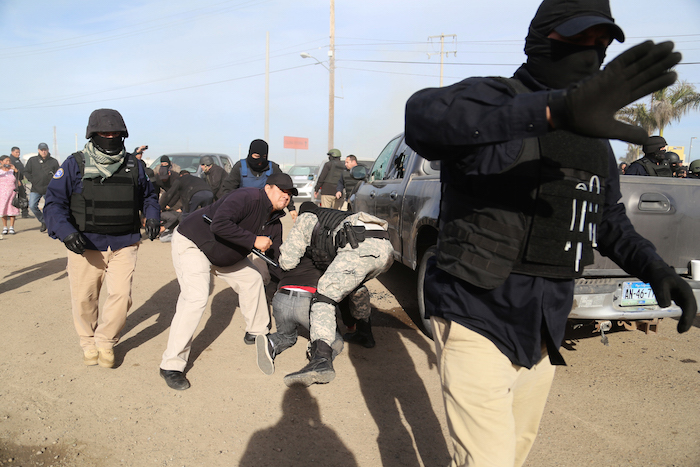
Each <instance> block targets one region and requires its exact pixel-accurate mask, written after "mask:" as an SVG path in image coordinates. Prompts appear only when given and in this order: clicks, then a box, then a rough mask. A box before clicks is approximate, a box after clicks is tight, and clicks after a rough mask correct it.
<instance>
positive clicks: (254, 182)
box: [239, 159, 272, 188]
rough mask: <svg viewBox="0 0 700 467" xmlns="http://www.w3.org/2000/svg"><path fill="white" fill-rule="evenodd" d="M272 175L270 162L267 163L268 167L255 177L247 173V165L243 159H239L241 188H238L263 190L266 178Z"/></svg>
mask: <svg viewBox="0 0 700 467" xmlns="http://www.w3.org/2000/svg"><path fill="white" fill-rule="evenodd" d="M270 175H272V162H270V163H269V167H268V168H267V170H266V171H265V172H263V173H262V175H260V176H255V175H253V174H252V173H250V172H249V171H248V164H247V163H246V160H245V159H241V186H240V187H239V188H247V187H250V186H252V187H253V188H265V182H267V177H269V176H270Z"/></svg>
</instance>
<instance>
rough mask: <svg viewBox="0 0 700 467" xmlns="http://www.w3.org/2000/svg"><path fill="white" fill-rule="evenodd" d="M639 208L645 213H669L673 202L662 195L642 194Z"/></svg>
mask: <svg viewBox="0 0 700 467" xmlns="http://www.w3.org/2000/svg"><path fill="white" fill-rule="evenodd" d="M638 207H639V210H640V211H645V212H669V211H670V210H671V201H669V199H668V198H667V197H666V195H664V194H662V193H642V196H640V197H639V205H638Z"/></svg>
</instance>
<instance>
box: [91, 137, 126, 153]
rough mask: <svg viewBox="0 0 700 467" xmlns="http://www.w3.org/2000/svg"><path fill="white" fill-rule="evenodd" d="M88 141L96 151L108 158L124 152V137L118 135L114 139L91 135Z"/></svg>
mask: <svg viewBox="0 0 700 467" xmlns="http://www.w3.org/2000/svg"><path fill="white" fill-rule="evenodd" d="M90 139H91V140H92V144H94V145H95V147H96V148H97V150H98V151H100V152H103V153H105V154H107V155H109V156H115V155H117V154H119V153H120V152H122V151H123V150H124V135H119V136H117V137H114V138H105V137H104V136H100V135H98V134H93V135H92V138H90Z"/></svg>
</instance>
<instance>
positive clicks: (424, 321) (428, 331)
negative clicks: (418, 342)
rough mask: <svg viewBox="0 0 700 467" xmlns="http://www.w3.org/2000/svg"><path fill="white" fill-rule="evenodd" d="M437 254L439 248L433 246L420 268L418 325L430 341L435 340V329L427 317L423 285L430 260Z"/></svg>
mask: <svg viewBox="0 0 700 467" xmlns="http://www.w3.org/2000/svg"><path fill="white" fill-rule="evenodd" d="M436 254H437V246H435V245H433V246H431V247H430V248H428V249H427V250H425V253H423V256H422V257H421V259H420V266H419V267H418V283H417V286H418V322H417V323H416V325H417V326H418V327H419V328H420V330H421V331H422V332H423V334H425V335H426V336H428V337H429V338H430V339H432V338H433V327H432V326H431V324H430V318H426V317H425V294H424V292H423V285H424V284H425V270H426V268H427V266H428V260H429V259H430V258H432V257H433V256H435V255H436Z"/></svg>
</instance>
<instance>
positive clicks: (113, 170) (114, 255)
mask: <svg viewBox="0 0 700 467" xmlns="http://www.w3.org/2000/svg"><path fill="white" fill-rule="evenodd" d="M127 136H129V132H128V131H127V129H126V125H125V124H124V120H123V119H122V116H121V115H120V114H119V112H117V111H116V110H112V109H98V110H95V111H94V112H92V114H90V119H89V120H88V126H87V131H86V136H85V137H86V138H88V139H89V141H88V142H87V144H85V147H84V148H83V150H82V151H80V152H76V153H75V154H72V155H70V156H68V158H67V159H66V160H65V161H64V162H63V165H62V166H61V168H60V169H58V170H57V171H56V175H54V177H53V179H52V180H51V183H49V186H48V189H47V191H46V207H45V209H44V212H45V213H46V224H47V226H48V230H49V235H50V236H51V237H52V238H57V239H59V240H61V241H62V242H63V243H64V244H65V246H66V248H67V249H68V252H67V253H68V266H67V268H66V270H67V271H68V279H69V282H70V291H71V303H72V305H73V306H72V308H73V323H74V325H75V329H76V331H77V333H78V336H79V337H80V346H81V347H82V349H83V363H84V364H85V365H88V366H91V365H100V366H102V367H105V368H111V367H113V366H114V351H113V350H112V349H113V347H114V345H115V344H116V343H117V342H118V341H119V335H120V333H121V330H122V329H123V327H124V324H125V323H126V315H127V313H128V311H129V308H130V307H131V303H132V300H131V284H132V278H133V276H134V269H135V268H136V256H137V252H138V249H139V245H140V243H141V214H143V216H144V217H145V218H146V233H147V234H148V237H149V238H150V239H151V240H153V239H154V238H155V237H156V235H158V225H159V223H160V210H159V209H158V202H157V197H156V194H155V192H154V190H153V185H152V184H151V182H150V181H148V178H147V177H146V174H145V172H144V171H143V168H142V166H141V164H140V163H139V162H138V161H137V160H136V158H134V157H133V155H132V154H129V153H128V152H126V149H125V148H124V138H126V137H127ZM103 283H106V284H105V285H106V286H105V287H102V285H103ZM101 292H102V293H105V292H106V293H107V298H106V300H104V301H103V305H102V306H100V293H101Z"/></svg>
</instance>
